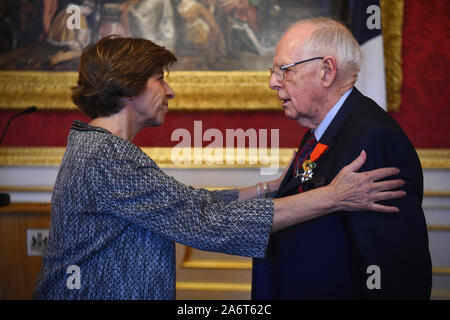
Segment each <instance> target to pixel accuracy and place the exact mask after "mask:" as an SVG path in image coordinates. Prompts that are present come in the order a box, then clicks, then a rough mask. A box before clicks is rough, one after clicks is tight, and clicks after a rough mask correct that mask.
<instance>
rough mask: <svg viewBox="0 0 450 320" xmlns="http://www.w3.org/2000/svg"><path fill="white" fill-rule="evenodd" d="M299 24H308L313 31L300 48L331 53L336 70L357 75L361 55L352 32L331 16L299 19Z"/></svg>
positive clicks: (305, 50) (318, 52) (350, 75)
mask: <svg viewBox="0 0 450 320" xmlns="http://www.w3.org/2000/svg"><path fill="white" fill-rule="evenodd" d="M299 24H309V25H311V26H313V27H314V29H315V30H314V31H313V32H312V34H311V35H310V36H309V37H308V39H306V40H305V42H304V44H303V46H302V48H301V50H302V51H303V52H308V53H312V54H317V55H324V56H325V55H331V56H333V57H335V58H336V61H337V67H338V70H340V71H341V73H344V77H352V76H354V77H357V76H358V72H359V70H360V68H361V64H362V59H363V55H362V52H361V48H360V46H359V44H358V42H357V41H356V39H355V37H354V36H353V35H352V33H351V32H350V31H349V30H348V29H347V28H346V27H345V26H344V25H343V24H341V23H340V22H338V21H335V20H333V19H331V18H326V17H319V18H311V19H304V20H300V21H298V22H297V23H295V24H294V25H293V26H292V27H294V26H296V25H299Z"/></svg>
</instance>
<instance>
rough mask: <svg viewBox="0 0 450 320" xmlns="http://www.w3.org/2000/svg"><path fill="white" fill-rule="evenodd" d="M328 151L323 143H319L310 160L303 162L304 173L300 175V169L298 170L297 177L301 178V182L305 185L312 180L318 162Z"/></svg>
mask: <svg viewBox="0 0 450 320" xmlns="http://www.w3.org/2000/svg"><path fill="white" fill-rule="evenodd" d="M327 149H328V146H327V145H326V144H323V143H320V142H319V143H318V144H317V145H316V147H315V148H314V150H313V151H312V152H311V155H310V156H309V159H307V160H305V161H303V163H302V169H303V172H302V173H301V174H300V172H299V168H297V172H296V173H295V177H296V178H298V177H300V181H301V182H302V183H303V182H305V181H308V180H310V179H311V178H312V176H313V174H314V171H313V170H314V169H315V168H316V167H317V164H316V161H317V160H318V159H319V158H320V157H321V156H322V155H323V154H324V152H325V151H326V150H327Z"/></svg>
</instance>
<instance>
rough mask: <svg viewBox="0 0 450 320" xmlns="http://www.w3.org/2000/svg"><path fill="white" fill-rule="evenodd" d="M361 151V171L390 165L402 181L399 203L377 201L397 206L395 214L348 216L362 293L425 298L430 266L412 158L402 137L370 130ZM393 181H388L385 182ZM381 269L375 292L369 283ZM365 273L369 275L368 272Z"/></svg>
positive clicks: (415, 162)
mask: <svg viewBox="0 0 450 320" xmlns="http://www.w3.org/2000/svg"><path fill="white" fill-rule="evenodd" d="M362 141H363V143H362V145H361V146H360V147H361V149H364V150H366V152H367V156H368V159H367V162H366V163H365V164H364V166H363V167H362V168H361V170H360V171H366V170H372V169H377V168H380V167H387V166H394V167H397V168H399V169H400V176H399V177H400V178H401V179H403V180H404V181H405V183H406V184H405V186H404V187H402V188H401V189H402V190H404V191H406V193H407V195H406V197H404V198H401V199H395V200H390V201H384V202H381V204H385V205H392V206H396V207H398V208H399V209H400V212H398V213H376V212H352V213H348V215H347V217H348V227H349V228H350V231H351V233H352V236H353V239H354V242H355V246H356V249H357V250H358V251H359V256H360V257H361V259H362V261H361V270H360V272H361V277H362V280H363V281H361V283H363V291H364V292H365V293H366V294H367V296H368V297H372V298H383V299H384V298H387V299H391V298H394V299H395V298H402V299H404V298H408V299H428V298H429V296H430V291H431V263H430V255H429V250H428V235H427V230H426V223H425V219H424V215H423V211H422V207H421V205H422V195H423V178H422V169H421V166H420V162H419V159H418V157H417V154H416V152H415V150H414V148H413V147H412V145H411V143H410V142H409V141H408V140H407V138H406V136H405V137H404V136H403V135H402V134H399V133H398V132H395V131H393V130H386V129H384V130H383V131H378V132H377V131H373V132H371V133H370V134H368V135H367V136H366V137H365V139H363V140H362ZM389 179H392V178H389ZM373 265H375V266H378V267H379V270H380V274H379V275H380V278H379V280H380V281H379V282H380V283H379V284H380V285H381V288H380V289H373V288H372V289H369V286H368V283H367V281H369V282H375V281H376V280H377V279H376V278H375V277H372V278H370V277H371V276H372V275H374V274H375V272H373V271H370V268H369V267H370V266H373ZM368 268H369V270H368Z"/></svg>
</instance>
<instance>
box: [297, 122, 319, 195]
mask: <svg viewBox="0 0 450 320" xmlns="http://www.w3.org/2000/svg"><path fill="white" fill-rule="evenodd" d="M316 144H317V140H316V137H315V136H314V132H313V131H312V130H308V131H307V132H306V133H305V136H304V137H303V141H302V145H301V146H300V150H299V151H298V152H297V156H296V157H295V166H294V172H293V175H294V177H296V178H297V179H300V176H299V175H301V173H302V172H303V169H302V164H303V161H305V160H306V159H307V158H308V157H309V155H310V154H311V152H312V151H313V149H314V147H315V146H316ZM299 191H300V192H302V191H301V190H299Z"/></svg>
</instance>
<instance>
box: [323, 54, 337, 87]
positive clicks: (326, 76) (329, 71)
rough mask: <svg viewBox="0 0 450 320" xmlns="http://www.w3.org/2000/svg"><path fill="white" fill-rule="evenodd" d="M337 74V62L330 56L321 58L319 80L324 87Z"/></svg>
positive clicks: (327, 85) (331, 81) (331, 82)
mask: <svg viewBox="0 0 450 320" xmlns="http://www.w3.org/2000/svg"><path fill="white" fill-rule="evenodd" d="M336 75H337V62H336V59H335V58H334V57H332V56H326V57H325V58H323V60H322V68H321V70H320V80H321V81H322V83H323V86H324V87H325V88H329V87H330V86H331V85H332V84H333V82H334V80H335V79H336Z"/></svg>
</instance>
